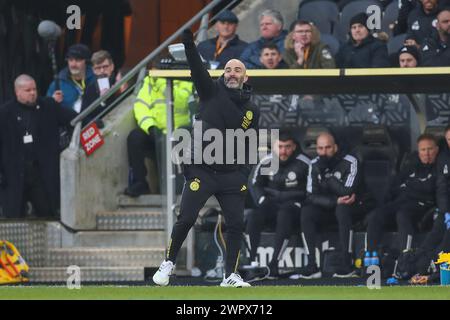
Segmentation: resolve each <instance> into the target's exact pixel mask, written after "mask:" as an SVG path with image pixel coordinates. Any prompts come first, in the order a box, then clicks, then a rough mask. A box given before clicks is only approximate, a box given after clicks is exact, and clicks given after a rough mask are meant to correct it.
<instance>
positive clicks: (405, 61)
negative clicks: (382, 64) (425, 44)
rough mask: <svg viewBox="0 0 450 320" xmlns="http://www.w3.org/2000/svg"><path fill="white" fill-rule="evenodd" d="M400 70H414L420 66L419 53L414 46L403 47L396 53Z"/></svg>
mask: <svg viewBox="0 0 450 320" xmlns="http://www.w3.org/2000/svg"><path fill="white" fill-rule="evenodd" d="M398 65H399V66H400V68H415V67H418V66H420V52H419V50H418V49H417V48H416V47H415V46H404V47H402V48H400V50H399V51H398Z"/></svg>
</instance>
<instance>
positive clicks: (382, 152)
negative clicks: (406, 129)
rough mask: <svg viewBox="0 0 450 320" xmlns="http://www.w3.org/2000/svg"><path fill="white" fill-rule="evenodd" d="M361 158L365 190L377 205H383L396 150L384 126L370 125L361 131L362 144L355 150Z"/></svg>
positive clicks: (394, 162)
mask: <svg viewBox="0 0 450 320" xmlns="http://www.w3.org/2000/svg"><path fill="white" fill-rule="evenodd" d="M356 149H357V153H358V154H359V156H360V157H361V158H362V163H363V165H362V172H363V177H364V184H365V187H366V190H367V191H368V192H370V193H371V195H372V197H373V198H374V199H375V201H376V203H377V205H382V204H383V203H384V200H385V197H386V193H387V190H388V188H387V187H388V186H389V184H390V182H391V179H392V178H393V177H394V176H395V173H396V170H395V167H396V162H397V156H398V153H397V150H396V148H395V146H394V144H393V142H392V140H391V137H390V134H389V132H388V130H387V128H386V127H385V126H382V125H370V126H366V127H364V129H363V134H362V142H361V144H360V145H359V146H358V147H357V148H356Z"/></svg>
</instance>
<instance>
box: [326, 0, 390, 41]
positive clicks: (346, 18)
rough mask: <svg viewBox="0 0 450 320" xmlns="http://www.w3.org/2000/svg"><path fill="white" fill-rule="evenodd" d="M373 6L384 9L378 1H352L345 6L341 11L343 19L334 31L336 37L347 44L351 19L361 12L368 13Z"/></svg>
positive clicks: (341, 18)
mask: <svg viewBox="0 0 450 320" xmlns="http://www.w3.org/2000/svg"><path fill="white" fill-rule="evenodd" d="M371 5H377V6H379V7H380V8H382V5H381V3H380V2H379V1H377V0H361V1H352V2H350V3H348V4H346V5H345V7H344V8H343V9H342V11H341V17H340V19H339V23H338V24H337V26H336V28H335V29H334V35H335V36H336V38H338V39H339V41H341V42H347V35H348V33H349V23H350V20H351V18H353V17H354V16H355V15H357V14H358V13H361V12H366V11H367V8H368V7H369V6H371Z"/></svg>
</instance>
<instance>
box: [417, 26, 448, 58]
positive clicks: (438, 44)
mask: <svg viewBox="0 0 450 320" xmlns="http://www.w3.org/2000/svg"><path fill="white" fill-rule="evenodd" d="M421 50H422V61H423V62H422V65H423V66H425V67H447V66H450V43H449V42H442V41H441V38H440V37H439V34H438V32H437V30H433V32H432V33H431V34H430V35H429V37H428V38H426V39H425V41H424V42H423V44H422V47H421Z"/></svg>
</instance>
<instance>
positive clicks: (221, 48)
mask: <svg viewBox="0 0 450 320" xmlns="http://www.w3.org/2000/svg"><path fill="white" fill-rule="evenodd" d="M227 44H228V41H227V42H225V45H224V46H223V47H222V46H220V41H219V38H217V41H216V52H214V59H217V57H218V56H219V55H220V54H221V53H222V51H223V50H224V49H225V48H226V47H227Z"/></svg>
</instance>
